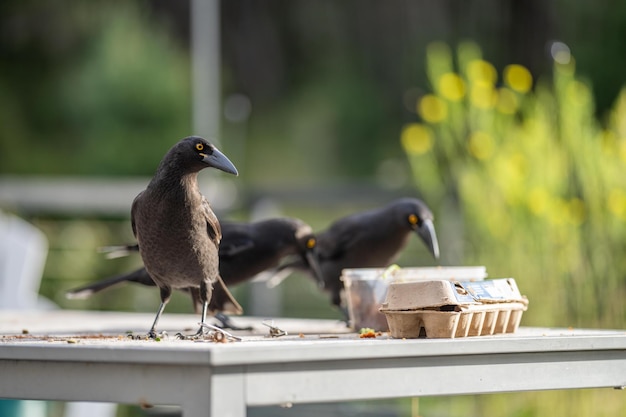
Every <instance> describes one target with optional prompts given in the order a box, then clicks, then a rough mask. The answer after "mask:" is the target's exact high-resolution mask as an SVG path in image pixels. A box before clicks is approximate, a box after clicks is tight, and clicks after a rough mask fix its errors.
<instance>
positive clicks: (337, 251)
mask: <svg viewBox="0 0 626 417" xmlns="http://www.w3.org/2000/svg"><path fill="white" fill-rule="evenodd" d="M412 233H416V234H417V235H418V236H419V237H420V238H421V239H422V241H423V242H424V244H426V247H427V248H428V250H429V251H430V253H431V254H432V255H433V256H434V257H435V258H436V259H438V258H439V243H438V241H437V234H436V233H435V227H434V224H433V214H432V212H431V211H430V209H429V208H428V207H427V206H426V204H424V202H423V201H421V200H419V199H416V198H401V199H398V200H395V201H393V202H391V203H390V204H389V205H387V206H385V207H382V208H378V209H374V210H369V211H364V212H360V213H356V214H352V215H349V216H347V217H343V218H341V219H339V220H336V221H335V222H333V223H332V224H331V225H330V227H329V228H328V229H326V230H324V231H322V232H319V233H316V234H317V255H318V260H319V266H320V270H321V276H322V287H323V289H324V290H325V291H327V292H328V293H329V294H330V298H331V302H332V304H334V305H335V306H337V307H339V308H340V309H341V310H342V311H343V313H344V315H345V316H346V318H347V312H346V308H345V306H344V305H342V297H341V293H342V290H343V282H342V281H341V271H342V270H343V269H345V268H381V267H386V266H389V265H390V264H391V263H392V262H393V261H395V260H396V259H397V258H398V256H399V255H400V253H401V251H402V249H404V247H405V246H406V245H407V243H408V241H409V237H410V236H411V234H412ZM281 269H296V270H304V271H307V272H309V273H311V270H310V269H309V268H308V266H307V265H305V264H303V263H301V262H299V261H294V262H292V263H290V264H285V265H283V266H282V267H281ZM311 275H312V276H313V277H314V278H316V275H313V274H311ZM316 280H317V278H316ZM317 281H318V282H319V280H317Z"/></svg>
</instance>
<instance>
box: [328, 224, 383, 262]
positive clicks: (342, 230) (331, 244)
mask: <svg viewBox="0 0 626 417" xmlns="http://www.w3.org/2000/svg"><path fill="white" fill-rule="evenodd" d="M361 220H363V221H361ZM368 227H373V225H368V224H366V222H365V219H361V218H356V217H354V216H351V217H346V218H344V219H341V221H339V222H336V223H334V224H333V225H331V227H330V228H329V229H328V230H326V231H324V232H322V233H319V234H318V236H317V242H318V244H317V251H318V254H319V257H320V258H321V259H336V258H339V257H341V256H343V254H344V253H346V251H348V250H350V248H351V247H352V246H353V245H354V244H355V243H356V242H358V241H360V240H361V236H362V235H363V234H364V233H365V232H366V230H367V228H368Z"/></svg>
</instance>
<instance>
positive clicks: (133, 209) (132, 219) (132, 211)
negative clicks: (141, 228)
mask: <svg viewBox="0 0 626 417" xmlns="http://www.w3.org/2000/svg"><path fill="white" fill-rule="evenodd" d="M142 195H143V191H142V192H140V193H139V194H137V197H135V199H134V200H133V205H132V206H131V208H130V225H131V227H132V228H133V236H135V237H137V226H136V225H135V214H136V212H137V202H138V201H139V199H140V198H141V196H142Z"/></svg>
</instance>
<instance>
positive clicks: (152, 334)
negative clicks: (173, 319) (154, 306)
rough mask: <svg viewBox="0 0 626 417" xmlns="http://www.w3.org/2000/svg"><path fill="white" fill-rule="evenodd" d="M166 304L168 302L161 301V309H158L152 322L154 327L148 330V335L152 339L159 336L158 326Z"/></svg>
mask: <svg viewBox="0 0 626 417" xmlns="http://www.w3.org/2000/svg"><path fill="white" fill-rule="evenodd" d="M165 304H166V303H164V302H161V305H160V306H159V310H158V311H157V314H156V317H155V318H154V322H153V323H152V327H150V331H149V332H148V337H149V338H150V339H156V338H157V334H156V326H157V324H158V323H159V319H160V318H161V314H163V310H165Z"/></svg>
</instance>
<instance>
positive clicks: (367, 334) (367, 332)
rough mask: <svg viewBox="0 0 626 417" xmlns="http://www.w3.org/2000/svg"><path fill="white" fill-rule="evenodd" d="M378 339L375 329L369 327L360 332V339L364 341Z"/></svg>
mask: <svg viewBox="0 0 626 417" xmlns="http://www.w3.org/2000/svg"><path fill="white" fill-rule="evenodd" d="M375 337H376V332H375V331H374V329H370V328H369V327H364V328H362V329H361V330H359V338H361V339H364V338H375Z"/></svg>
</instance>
